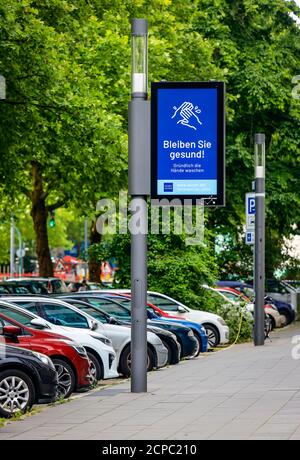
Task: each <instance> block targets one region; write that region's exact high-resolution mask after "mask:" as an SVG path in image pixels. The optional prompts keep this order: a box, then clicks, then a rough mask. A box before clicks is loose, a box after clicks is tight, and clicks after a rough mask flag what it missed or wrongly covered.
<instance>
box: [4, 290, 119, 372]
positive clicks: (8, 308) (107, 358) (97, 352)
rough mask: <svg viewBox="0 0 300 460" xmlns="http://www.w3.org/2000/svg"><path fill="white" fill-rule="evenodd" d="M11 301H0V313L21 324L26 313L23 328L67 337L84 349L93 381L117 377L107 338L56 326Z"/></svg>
mask: <svg viewBox="0 0 300 460" xmlns="http://www.w3.org/2000/svg"><path fill="white" fill-rule="evenodd" d="M13 300H15V298H14V299H13V298H10V300H9V301H8V299H7V298H5V301H4V300H3V299H1V302H0V312H1V313H3V314H4V315H7V316H8V317H10V318H12V319H15V320H16V321H18V322H19V323H21V324H24V314H25V313H26V316H27V318H28V320H27V322H26V324H24V326H28V327H33V328H36V329H47V330H51V332H53V333H55V334H60V335H62V336H65V337H68V338H69V339H72V340H74V341H75V342H77V343H79V344H80V345H82V346H83V347H84V348H85V349H86V352H87V355H88V357H89V360H90V363H91V375H92V377H93V380H94V381H95V380H101V379H102V378H103V379H112V378H116V377H119V373H118V371H117V360H116V353H115V351H114V349H113V348H112V344H111V341H110V340H109V339H108V338H107V337H105V336H103V335H102V334H99V333H97V332H93V331H91V330H90V329H78V328H73V327H63V326H56V325H54V324H52V323H50V322H49V321H46V320H45V319H44V318H41V317H40V316H38V315H36V314H35V313H32V312H31V311H28V310H27V309H25V308H24V307H21V306H20V304H19V306H17V302H16V303H15V304H13V303H12V302H13ZM28 305H30V304H28ZM20 313H22V315H20Z"/></svg>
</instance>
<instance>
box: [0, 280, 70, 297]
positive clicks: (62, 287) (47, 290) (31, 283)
mask: <svg viewBox="0 0 300 460" xmlns="http://www.w3.org/2000/svg"><path fill="white" fill-rule="evenodd" d="M6 283H13V284H14V285H18V286H23V287H26V288H27V289H28V290H29V292H30V293H31V294H52V293H54V294H59V293H61V292H68V289H67V286H66V284H65V282H64V281H63V280H61V279H60V278H55V277H49V278H42V277H39V276H31V277H25V276H22V277H21V276H20V277H18V278H8V279H7V280H6Z"/></svg>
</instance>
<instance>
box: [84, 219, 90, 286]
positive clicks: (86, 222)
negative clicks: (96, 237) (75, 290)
mask: <svg viewBox="0 0 300 460" xmlns="http://www.w3.org/2000/svg"><path fill="white" fill-rule="evenodd" d="M88 225H89V220H88V218H87V217H86V218H85V219H84V253H85V257H87V250H88ZM87 266H88V263H87V260H86V261H85V264H84V277H85V279H87Z"/></svg>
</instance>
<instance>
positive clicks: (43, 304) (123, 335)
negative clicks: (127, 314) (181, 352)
mask: <svg viewBox="0 0 300 460" xmlns="http://www.w3.org/2000/svg"><path fill="white" fill-rule="evenodd" d="M5 300H6V301H7V302H11V303H14V304H17V305H22V307H23V308H25V309H26V310H29V311H31V312H32V311H33V312H34V313H35V314H37V315H38V316H40V317H42V318H44V319H46V320H47V321H48V322H50V323H53V324H56V325H59V326H64V330H65V329H66V330H68V329H69V327H72V329H74V327H76V328H83V329H90V330H93V331H97V332H99V333H101V334H103V335H104V336H105V337H108V339H109V340H110V341H111V343H112V346H113V348H114V350H115V352H116V360H117V369H118V370H119V372H120V373H121V374H123V375H125V376H129V375H130V363H131V350H130V345H131V329H130V328H128V327H126V326H117V325H115V324H107V323H105V324H103V323H101V322H100V321H97V320H96V319H95V318H93V317H92V316H90V315H88V314H87V313H85V312H83V311H82V310H79V309H78V308H76V307H74V306H73V305H70V304H68V303H67V302H64V301H63V300H59V299H56V298H52V297H51V298H49V297H40V296H15V297H13V296H9V297H5ZM77 330H78V329H77ZM147 344H148V347H147V350H148V371H150V370H152V369H153V368H154V367H156V368H160V367H163V366H165V365H166V363H167V361H168V350H167V348H166V347H165V346H164V345H163V343H162V341H161V340H160V338H159V337H158V336H157V335H156V334H154V333H152V332H148V333H147Z"/></svg>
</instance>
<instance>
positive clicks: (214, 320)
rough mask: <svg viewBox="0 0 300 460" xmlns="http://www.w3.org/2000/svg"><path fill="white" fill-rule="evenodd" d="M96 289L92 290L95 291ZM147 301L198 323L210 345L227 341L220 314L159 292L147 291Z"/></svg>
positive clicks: (110, 290) (224, 326) (107, 290)
mask: <svg viewBox="0 0 300 460" xmlns="http://www.w3.org/2000/svg"><path fill="white" fill-rule="evenodd" d="M95 292H96V291H93V293H95ZM97 292H99V293H102V294H105V293H110V294H111V293H113V292H114V293H120V294H122V293H123V294H130V293H131V291H130V289H106V290H104V289H101V290H99V291H97ZM147 299H148V302H149V303H152V304H153V305H156V306H157V307H158V308H160V309H161V310H164V311H166V312H168V313H172V314H174V315H176V316H179V317H182V319H187V320H188V321H194V322H195V323H200V324H202V326H203V327H204V328H205V330H206V333H207V339H208V344H209V346H210V347H216V346H217V345H219V344H220V343H222V344H225V343H228V342H229V327H228V326H227V324H226V322H225V321H224V319H223V318H221V316H219V315H216V314H214V313H209V312H207V311H202V310H193V309H192V308H189V307H187V306H186V305H184V304H183V303H181V302H178V301H177V300H175V299H173V298H172V297H169V296H167V295H165V294H161V293H160V292H154V291H148V296H147Z"/></svg>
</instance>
